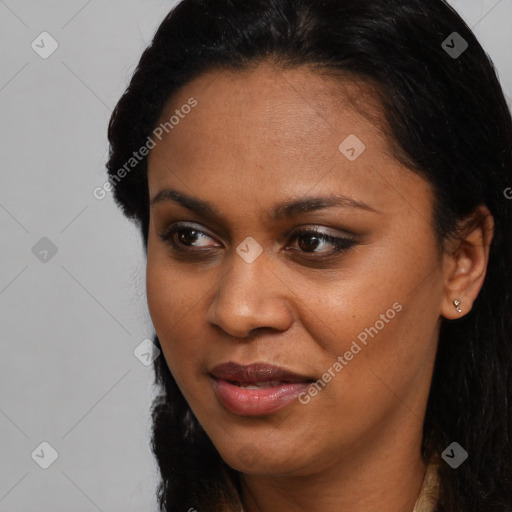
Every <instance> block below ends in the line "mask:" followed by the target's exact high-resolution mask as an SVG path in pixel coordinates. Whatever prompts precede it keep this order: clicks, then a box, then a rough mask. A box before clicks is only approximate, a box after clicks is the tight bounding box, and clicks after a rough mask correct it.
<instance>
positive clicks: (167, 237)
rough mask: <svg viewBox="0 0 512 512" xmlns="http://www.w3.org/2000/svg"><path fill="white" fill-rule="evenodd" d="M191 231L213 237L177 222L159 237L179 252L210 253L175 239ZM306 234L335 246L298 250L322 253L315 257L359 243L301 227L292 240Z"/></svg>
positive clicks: (306, 253) (208, 250) (330, 254)
mask: <svg viewBox="0 0 512 512" xmlns="http://www.w3.org/2000/svg"><path fill="white" fill-rule="evenodd" d="M190 231H194V232H195V233H196V234H197V235H198V236H199V235H205V236H206V237H208V238H212V237H210V236H209V235H208V234H206V233H205V232H204V231H201V230H199V229H196V228H194V227H191V226H185V225H179V224H175V225H173V226H171V227H170V228H169V229H166V230H165V231H164V232H162V233H160V234H159V237H160V239H161V240H162V241H163V242H165V243H167V244H169V245H170V246H171V249H172V250H173V251H176V252H177V253H194V252H195V253H196V255H199V253H201V252H202V253H203V255H204V253H206V252H208V253H210V252H211V249H210V248H206V249H194V248H191V247H187V246H185V247H183V245H180V244H179V243H177V242H176V241H175V239H174V235H175V234H176V233H184V232H190ZM304 236H311V237H313V236H314V237H316V238H317V239H319V240H320V241H321V242H328V243H330V244H332V245H333V246H334V247H335V249H334V250H333V251H331V252H329V253H315V252H307V251H302V250H300V249H299V250H298V252H301V253H302V254H305V255H310V254H313V255H314V254H320V255H319V256H313V258H314V259H320V258H326V257H329V256H333V255H335V254H340V253H343V252H345V251H347V250H348V249H350V248H351V247H352V246H354V245H357V242H356V241H355V240H352V239H350V238H338V237H334V236H331V235H328V234H327V233H324V232H322V231H320V230H317V229H299V230H297V231H295V232H294V233H293V235H292V238H291V240H292V241H294V240H296V239H298V238H301V237H304Z"/></svg>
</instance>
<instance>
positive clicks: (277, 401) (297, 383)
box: [209, 362, 316, 416]
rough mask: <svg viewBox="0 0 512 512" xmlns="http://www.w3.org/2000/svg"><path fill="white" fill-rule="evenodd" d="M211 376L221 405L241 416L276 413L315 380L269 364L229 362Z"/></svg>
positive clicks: (215, 370)
mask: <svg viewBox="0 0 512 512" xmlns="http://www.w3.org/2000/svg"><path fill="white" fill-rule="evenodd" d="M209 375H210V377H211V378H212V380H213V389H214V392H215V394H216V396H217V398H218V400H219V402H220V403H221V404H222V405H224V406H225V407H226V408H227V409H228V410H230V411H231V412H233V413H234V414H238V415H242V416H261V415H268V414H272V413H274V412H277V411H278V410H280V409H282V408H283V407H285V406H286V405H288V404H290V403H291V402H292V401H293V400H294V399H296V398H297V397H298V396H299V395H300V394H301V393H302V392H303V391H305V390H306V388H308V387H309V386H310V384H311V383H312V382H314V381H315V380H316V379H314V378H313V377H310V376H305V375H300V374H298V373H295V372H293V371H290V370H288V369H286V368H282V367H278V366H275V365H271V364H266V363H253V364H250V365H242V364H239V363H234V362H228V363H224V364H221V365H217V366H216V367H214V368H213V369H212V370H211V372H210V373H209Z"/></svg>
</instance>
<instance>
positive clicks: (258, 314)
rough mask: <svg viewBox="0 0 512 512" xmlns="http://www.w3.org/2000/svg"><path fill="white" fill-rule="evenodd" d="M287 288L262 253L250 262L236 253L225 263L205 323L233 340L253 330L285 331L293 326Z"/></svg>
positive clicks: (283, 280)
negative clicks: (217, 328) (208, 323)
mask: <svg viewBox="0 0 512 512" xmlns="http://www.w3.org/2000/svg"><path fill="white" fill-rule="evenodd" d="M290 295H292V296H293V294H292V292H291V291H290V288H289V285H288V286H287V283H286V282H285V279H283V278H282V277H281V276H279V274H278V272H277V270H276V269H272V266H271V264H270V262H269V258H267V256H266V253H265V251H264V252H263V253H262V254H261V255H260V256H259V257H258V258H257V259H256V260H255V261H253V262H252V263H247V262H246V261H244V260H243V259H242V258H241V257H240V256H239V255H238V254H237V253H236V252H234V253H233V255H232V256H231V257H230V259H229V260H226V268H225V269H223V272H222V274H221V277H220V278H219V282H218V288H217V293H216V295H215V298H214V300H213V301H212V303H211V305H210V307H209V308H208V313H207V320H208V322H210V323H211V324H214V325H216V326H218V327H220V328H221V329H222V330H224V331H225V332H226V333H228V334H229V335H231V336H233V337H238V338H245V337H248V336H250V335H251V334H253V333H252V331H254V330H256V329H272V330H278V331H285V330H287V329H289V328H290V326H291V325H292V324H293V320H294V315H293V311H292V308H291V303H290Z"/></svg>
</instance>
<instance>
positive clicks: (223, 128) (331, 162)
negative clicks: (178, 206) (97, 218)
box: [148, 63, 425, 209]
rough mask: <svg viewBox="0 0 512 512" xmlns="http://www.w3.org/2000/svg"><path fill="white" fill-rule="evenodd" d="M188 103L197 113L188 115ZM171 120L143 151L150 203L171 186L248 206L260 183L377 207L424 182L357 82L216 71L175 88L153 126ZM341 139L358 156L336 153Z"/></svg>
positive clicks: (259, 69) (372, 95) (303, 71)
mask: <svg viewBox="0 0 512 512" xmlns="http://www.w3.org/2000/svg"><path fill="white" fill-rule="evenodd" d="M190 98H194V100H195V101H196V102H197V105H196V106H195V107H194V108H193V109H192V110H191V111H190V112H189V113H186V114H185V113H184V112H185V111H189V109H185V110H183V111H181V109H182V107H183V105H186V104H187V102H189V100H190ZM178 113H181V115H180V119H179V122H178V124H176V125H174V126H173V127H172V129H169V130H168V133H167V132H164V133H163V136H162V140H161V141H158V140H157V141H156V142H157V145H156V147H155V148H154V149H152V150H151V152H150V157H149V165H148V178H149V186H150V195H151V196H153V195H154V194H155V193H156V192H157V191H158V189H159V188H162V187H163V186H170V185H171V183H172V184H173V185H182V188H183V186H186V187H188V188H189V191H191V190H194V189H196V190H197V189H201V190H202V191H203V192H205V191H206V192H207V193H208V194H210V193H211V195H212V197H213V196H214V195H215V196H216V197H218V194H216V193H215V192H218V193H221V191H222V187H221V185H224V187H223V189H224V190H226V187H230V190H231V191H232V192H233V193H240V194H247V197H249V191H250V193H251V194H252V196H251V197H252V198H253V200H254V197H256V195H257V194H256V192H257V191H258V190H260V192H263V188H262V186H263V183H266V184H267V185H268V184H269V183H270V184H271V185H272V187H270V188H267V189H266V190H265V194H266V195H267V196H268V197H270V196H273V195H276V194H277V193H278V192H281V195H282V193H283V191H287V192H289V193H290V194H292V195H303V194H304V193H305V192H306V191H307V189H308V188H309V189H311V188H312V187H318V186H320V184H321V186H323V187H324V190H326V189H338V191H340V192H343V193H350V194H352V195H354V196H359V197H360V198H361V199H362V200H363V201H364V200H365V199H364V197H363V196H365V195H366V196H367V197H370V196H373V200H374V201H376V203H377V204H375V203H374V206H375V207H376V208H379V209H380V208H382V207H383V206H384V204H383V203H384V202H385V200H386V192H391V195H395V196H396V195H397V194H398V195H400V194H401V192H400V191H399V189H404V187H405V188H407V186H408V183H410V184H411V186H415V185H416V184H417V183H418V180H421V181H423V180H422V179H421V178H419V177H418V176H417V175H414V174H413V173H412V172H411V171H409V170H408V169H405V168H404V167H403V166H402V165H401V164H400V163H399V162H398V161H397V160H396V159H395V158H394V157H393V156H392V150H391V147H390V144H389V141H388V139H387V138H386V136H385V135H384V133H385V131H386V126H385V122H384V116H383V111H382V107H381V104H380V101H379V97H378V95H377V93H376V91H375V89H373V88H372V87H371V86H370V85H369V84H367V83H365V82H364V81H362V80H357V79H355V78H354V77H351V78H349V77H347V76H342V75H340V74H338V75H335V74H334V73H327V72H319V71H318V70H313V69H309V68H294V69H281V68H277V67H275V66H273V65H271V64H268V63H263V64H259V65H258V66H255V67H253V68H251V69H248V70H244V71H230V70H214V71H210V72H207V73H204V74H203V75H200V76H199V77H198V78H196V79H195V80H193V81H191V82H190V83H188V84H186V85H185V86H184V87H183V88H182V89H181V90H179V91H178V93H177V94H175V95H174V96H173V97H172V98H171V99H170V100H169V101H168V102H167V103H166V105H165V107H164V109H163V110H162V113H161V116H160V119H159V121H158V123H165V122H167V121H168V120H169V119H170V117H171V116H172V115H174V114H178ZM345 141H348V142H347V144H349V145H352V146H353V145H354V143H355V144H356V147H355V149H356V152H360V151H362V150H363V148H364V151H363V152H362V153H361V154H360V156H358V157H357V159H356V160H350V159H348V158H347V157H346V154H344V153H343V152H342V148H343V147H344V146H343V144H344V142H345ZM345 145H346V144H345ZM358 145H359V146H358ZM345 149H347V148H345ZM348 149H350V148H348ZM219 180H220V181H221V182H222V183H219ZM205 184H208V186H205ZM423 185H425V184H423ZM340 186H341V187H342V188H343V189H344V190H339V188H340ZM242 189H243V190H242ZM403 194H410V191H407V190H403V191H402V195H403ZM387 199H388V201H390V200H392V198H390V197H388V198H387ZM394 200H395V201H396V197H395V198H394ZM367 202H368V201H367Z"/></svg>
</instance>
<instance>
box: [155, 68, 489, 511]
mask: <svg viewBox="0 0 512 512" xmlns="http://www.w3.org/2000/svg"><path fill="white" fill-rule="evenodd" d="M190 97H194V98H195V99H196V100H197V102H198V104H197V106H196V107H195V108H194V109H192V111H191V112H190V113H189V114H188V115H187V116H185V117H184V119H181V120H180V122H179V124H178V125H176V126H175V127H174V128H173V129H172V130H171V131H169V133H168V134H165V136H164V137H163V138H162V140H161V141H159V142H158V144H157V145H156V147H155V148H154V149H152V150H151V152H150V155H149V162H148V184H149V195H150V198H151V199H152V198H154V197H155V196H156V195H157V194H158V193H159V192H160V191H162V190H163V189H168V188H171V189H175V190H179V191H180V192H182V193H184V194H187V195H190V196H193V197H196V198H198V199H201V200H203V201H208V202H210V203H211V204H212V205H213V206H214V207H215V208H216V209H217V210H218V211H219V214H220V217H219V218H210V217H206V216H204V215H202V214H198V213H194V212H192V211H189V210H188V209H186V208H184V207H182V206H180V205H178V204H177V203H176V202H174V201H172V200H166V201H159V202H156V203H155V204H154V205H153V206H152V207H151V214H150V231H149V242H148V251H147V298H148V305H149V310H150V314H151V318H152V321H153V325H154V327H155V330H156V333H157V334H158V337H159V339H160V342H161V344H162V349H163V355H164V357H165V359H166V361H167V364H168V365H169V368H170V370H171V372H172V374H173V376H174V378H175V379H176V382H177V384H178V386H179V387H180V389H181V391H182V393H183V395H184V396H185V398H186V400H187V401H188V403H189V404H190V406H191V408H192V410H193V412H194V414H195V415H196V417H197V419H198V420H199V422H200V423H201V424H202V426H203V428H204V429H205V431H206V432H207V434H208V436H209V437H210V438H211V440H212V442H213V443H214V445H215V447H216V448H217V450H218V451H219V453H220V455H221V456H222V457H223V459H224V460H225V461H226V462H227V463H228V464H229V465H231V466H232V467H233V468H235V469H237V470H239V471H240V472H241V473H242V482H243V502H244V507H245V509H246V511H247V512H256V511H259V512H290V511H292V512H293V511H296V512H299V511H308V512H316V511H322V512H335V511H340V510H346V511H350V512H373V511H375V512H377V511H379V512H396V511H404V512H405V511H407V512H410V511H411V510H412V509H413V507H414V503H415V502H416V499H417V497H418V494H419V492H420V488H421V484H422V482H423V478H424V474H425V470H426V465H425V463H424V462H423V461H422V459H421V456H420V443H421V436H422V426H423V421H424V416H425V409H426V403H427V398H428V392H429V388H430V383H431V379H432V371H433V366H434V357H435V353H436V348H437V342H438V332H439V331H438V329H439V322H440V319H441V317H445V318H447V319H455V318H459V317H460V316H462V315H464V314H466V313H467V312H468V311H470V309H471V306H472V304H473V301H474V300H475V298H476V297H477V295H478V292H479V291H480V289H481V286H482V284H483V280H484V277H485V272H486V268H487V262H488V254H489V244H490V242H491V239H492V230H493V219H492V216H491V215H490V213H489V212H488V210H487V209H486V208H485V207H483V206H482V207H480V210H481V211H482V212H483V213H484V214H487V217H486V218H485V220H484V221H482V222H480V223H479V224H478V225H476V226H473V227H472V228H471V229H469V230H467V232H466V233H464V239H463V242H462V243H460V242H455V241H453V242H450V243H449V244H448V245H447V250H446V252H444V253H440V252H439V251H438V248H437V246H436V242H435V238H434V232H433V230H432V215H433V210H432V204H433V195H432V190H431V187H430V185H429V183H428V182H427V181H425V180H424V179H423V178H421V177H419V176H418V175H416V174H414V173H413V172H411V171H410V170H409V169H407V168H406V167H404V166H402V165H401V164H400V163H398V162H397V161H396V160H395V159H394V158H393V157H392V156H391V155H392V153H391V150H390V148H389V145H388V142H387V141H386V139H385V138H384V136H383V135H382V134H381V132H380V131H379V129H378V123H377V122H374V121H375V120H376V119H379V118H380V115H381V110H380V105H379V104H378V103H377V100H376V99H375V95H373V94H372V92H371V90H370V89H369V88H368V87H366V86H365V85H364V83H359V82H356V81H353V80H348V79H347V80H342V81H340V80H338V81H334V80H332V79H329V78H328V77H326V76H323V75H319V74H318V73H315V72H313V71H311V70H308V69H306V68H300V69H293V70H283V69H277V68H275V67H273V66H272V65H271V64H270V63H269V62H265V63H262V64H260V65H259V66H257V67H255V68H254V69H251V70H250V71H246V72H239V71H238V72H231V71H220V70H216V71H211V72H208V73H206V74H203V75H201V76H200V77H199V78H196V79H195V80H194V81H192V82H190V83H189V84H187V85H185V86H184V87H183V88H182V89H181V90H180V91H179V92H178V94H177V95H176V96H175V97H173V98H172V99H171V100H170V101H169V102H168V103H167V104H166V106H165V108H164V109H163V112H162V116H161V119H160V121H162V122H163V121H166V120H168V119H169V117H170V116H171V115H172V114H173V113H174V112H175V110H176V109H180V107H181V106H182V105H184V104H185V103H187V101H188V99H189V98H190ZM349 98H352V99H353V100H354V99H355V100H356V102H357V101H358V100H361V101H360V105H361V106H362V105H363V104H364V105H366V106H367V107H368V108H366V110H365V113H364V114H365V115H361V114H360V113H359V112H358V110H357V109H355V108H354V107H353V104H352V103H351V102H349V101H348V100H349ZM363 100H364V101H363ZM350 134H356V135H357V137H358V138H359V139H360V140H361V141H363V142H364V144H365V146H366V150H365V151H364V152H363V153H362V154H361V155H360V156H359V157H358V158H357V159H356V160H354V161H350V160H348V159H347V158H346V157H345V156H344V155H343V154H342V153H341V152H340V150H339V149H338V146H339V145H340V143H341V142H342V141H343V140H344V139H345V138H346V137H347V136H348V135H350ZM333 192H335V193H339V194H344V195H346V196H349V197H351V198H353V199H355V200H357V201H363V202H364V203H366V204H367V205H369V206H370V207H371V208H373V209H374V210H376V211H369V210H365V209H359V208H353V207H346V206H345V207H330V208H325V209H320V210H316V211H310V212H302V213H300V214H298V215H296V216H294V217H291V218H289V219H282V220H278V221H276V220H273V221H271V220H269V219H268V218H267V214H268V212H270V211H271V209H272V208H273V207H274V206H275V205H276V204H277V203H281V202H284V201H290V200H294V199H299V198H304V197H310V196H322V195H328V194H331V193H333ZM178 222H184V223H189V224H190V223H193V224H194V226H193V228H195V229H196V230H202V231H203V233H204V234H202V235H201V234H200V236H198V237H196V238H194V236H193V234H192V235H191V234H190V232H189V231H188V232H187V231H185V233H184V235H185V238H184V239H183V235H182V236H181V237H179V238H178V237H175V238H178V240H181V241H183V240H184V241H185V243H186V244H188V252H184V253H183V254H185V256H180V255H179V254H178V253H176V252H173V250H172V248H171V246H170V245H169V243H168V242H165V241H163V240H161V239H160V238H159V234H160V233H162V232H163V231H164V230H165V229H166V228H168V227H169V226H171V225H173V224H175V223H178ZM189 227H190V226H189ZM314 227H317V228H318V229H320V230H321V231H323V232H327V233H328V234H331V235H332V236H338V237H341V238H345V237H351V238H352V239H355V240H356V241H357V242H358V243H357V245H354V246H352V247H350V248H348V249H347V250H346V251H345V252H342V253H338V254H332V252H333V250H334V249H335V247H334V246H333V245H332V244H331V243H330V242H328V241H322V240H319V241H316V242H315V239H314V235H306V236H304V235H303V236H302V237H300V238H294V237H293V233H294V232H295V231H296V230H297V229H298V228H308V229H310V228H314ZM247 237H252V238H254V239H255V240H256V241H257V242H258V244H259V245H260V246H261V248H262V249H263V252H262V253H261V255H260V256H259V257H258V258H257V259H256V260H255V261H254V262H252V263H247V262H246V261H245V260H244V259H242V258H241V257H240V256H239V254H238V253H237V252H236V248H237V247H238V246H240V244H242V242H244V240H245V239H246V238H247ZM312 237H313V238H312ZM315 244H316V245H315ZM191 246H192V248H191ZM194 247H195V248H196V251H197V247H199V248H205V247H206V248H210V256H199V257H196V258H194V257H193V256H191V254H192V253H193V251H194ZM184 249H185V251H187V246H186V245H185V246H184ZM322 254H323V255H325V257H324V259H323V260H322V261H323V262H319V263H315V256H318V255H320V256H321V255H322ZM317 260H318V258H317ZM454 299H459V300H461V301H462V303H461V306H460V307H461V309H462V313H458V312H457V311H456V309H455V307H454V305H453V303H452V301H453V300H454ZM394 303H399V304H400V305H401V306H402V309H401V311H400V312H397V313H396V315H395V317H394V318H393V319H391V320H389V321H388V322H387V323H385V326H384V327H383V328H382V329H381V330H379V332H378V334H377V335H376V336H375V337H374V338H368V343H367V345H366V346H363V348H362V350H361V351H360V352H359V353H358V354H357V355H356V356H354V358H353V359H352V360H351V361H350V362H348V364H347V365H346V366H344V367H343V369H342V371H340V372H339V373H336V376H335V377H333V378H332V380H331V381H330V382H329V383H328V384H327V385H326V386H325V388H324V389H323V390H322V391H321V392H319V393H318V395H317V396H315V397H313V398H312V399H311V401H310V402H309V403H308V404H307V405H303V404H301V403H299V401H293V402H292V403H291V404H288V405H287V406H286V407H285V408H284V409H282V410H280V411H278V412H275V413H273V414H270V415H267V416H261V417H254V416H253V417H248V416H242V415H237V414H234V413H232V412H231V411H229V410H228V409H226V408H225V407H224V406H223V405H222V404H221V403H220V402H219V400H218V399H217V398H216V395H215V393H214V390H213V386H212V381H211V379H210V377H209V376H208V371H209V370H211V369H212V368H213V366H215V365H217V364H219V363H222V362H226V361H237V362H240V363H242V364H248V363H251V362H256V361H263V362H268V363H274V364H277V365H281V366H285V367H287V368H289V369H291V370H293V371H295V372H296V373H299V374H303V375H307V376H311V377H313V378H315V379H320V378H321V377H322V375H323V374H324V373H325V372H327V370H328V369H329V368H331V367H332V366H333V364H334V363H335V361H336V360H337V358H338V356H340V355H341V356H343V354H345V352H346V351H347V350H349V348H350V346H351V343H352V341H353V340H356V339H357V336H358V334H359V333H361V332H362V331H364V330H365V328H369V327H370V326H374V325H375V323H376V321H377V320H379V319H380V318H381V316H380V315H381V314H385V313H386V311H387V310H388V309H390V308H392V305H393V304H394ZM192 505H193V504H191V506H192Z"/></svg>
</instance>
